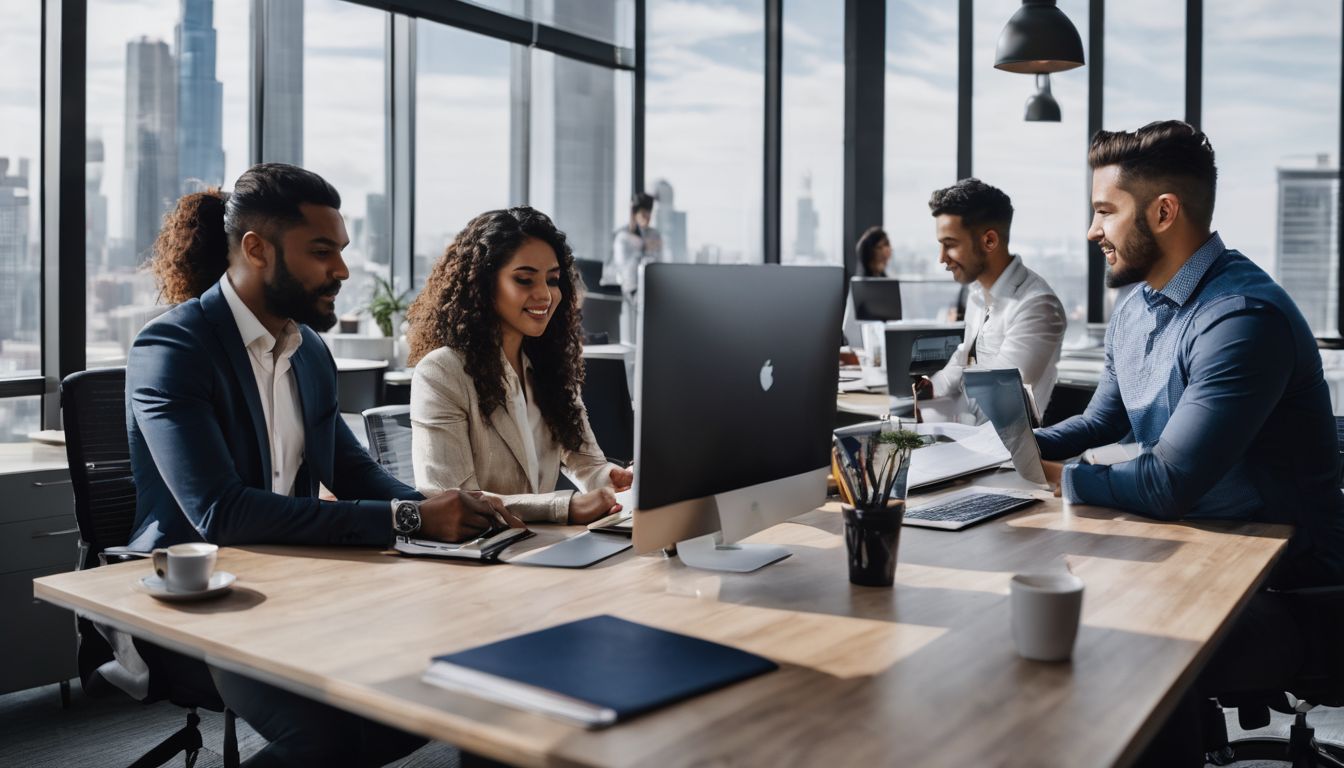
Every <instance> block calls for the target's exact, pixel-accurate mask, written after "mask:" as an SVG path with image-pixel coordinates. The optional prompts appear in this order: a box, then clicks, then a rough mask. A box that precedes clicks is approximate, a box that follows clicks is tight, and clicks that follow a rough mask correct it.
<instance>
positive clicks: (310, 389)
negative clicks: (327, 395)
mask: <svg viewBox="0 0 1344 768" xmlns="http://www.w3.org/2000/svg"><path fill="white" fill-rule="evenodd" d="M299 334H300V338H303V326H300V327H299ZM314 343H315V342H314V341H313V340H312V339H311V338H305V339H303V343H301V344H299V348H298V349H297V350H295V352H294V355H293V357H291V358H290V359H289V370H290V372H291V373H293V374H294V381H295V383H296V384H298V386H297V387H296V389H298V390H299V414H300V415H301V417H302V420H303V463H304V464H306V465H308V476H309V480H310V481H311V482H312V484H313V486H314V487H316V485H317V483H320V482H324V481H326V479H327V478H326V476H325V473H324V472H323V469H324V468H325V464H318V463H315V462H316V459H317V457H318V456H322V455H324V454H322V453H321V452H319V451H317V450H316V449H315V448H314V447H313V441H314V440H315V439H317V436H318V431H317V421H316V419H317V416H318V414H317V413H316V411H317V407H316V405H317V393H316V391H315V390H314V386H315V384H314V381H313V377H314V376H316V375H317V374H315V373H314V372H313V371H314V370H315V368H310V366H316V365H318V364H320V363H321V362H323V361H321V360H314V359H312V358H311V356H312V355H313V354H314V353H313V349H312V346H313V344H314ZM336 418H340V414H339V413H338V414H337V416H336ZM333 471H334V470H333ZM314 495H316V494H315V492H314Z"/></svg>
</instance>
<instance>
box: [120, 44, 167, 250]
mask: <svg viewBox="0 0 1344 768" xmlns="http://www.w3.org/2000/svg"><path fill="white" fill-rule="evenodd" d="M125 120H126V131H125V155H124V158H125V165H124V169H125V172H124V174H123V176H122V178H123V182H124V193H123V199H122V210H123V218H122V223H123V228H122V232H123V233H124V234H125V236H126V238H127V239H128V240H129V241H130V242H131V246H132V248H133V250H132V251H131V256H130V259H131V263H130V264H109V266H110V267H114V268H123V269H124V268H131V269H134V268H135V267H136V265H137V264H138V263H139V262H140V261H141V260H142V259H143V258H144V257H145V255H146V254H147V253H148V252H149V249H150V246H152V245H153V244H154V238H155V237H156V236H157V235H158V232H159V227H160V225H161V224H162V222H163V214H164V212H166V211H167V210H168V208H169V206H170V205H172V203H173V201H175V200H176V199H177V191H178V183H177V179H178V175H177V67H176V65H175V64H174V62H173V55H172V52H171V51H169V50H168V44H167V43H165V42H163V41H162V40H151V39H149V38H146V37H142V38H140V39H139V40H132V41H130V42H129V43H127V44H126V112H125Z"/></svg>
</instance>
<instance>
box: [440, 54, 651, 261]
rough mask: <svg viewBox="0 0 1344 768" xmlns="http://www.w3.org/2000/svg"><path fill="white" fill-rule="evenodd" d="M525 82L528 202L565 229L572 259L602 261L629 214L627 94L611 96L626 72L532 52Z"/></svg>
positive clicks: (624, 86) (626, 81)
mask: <svg viewBox="0 0 1344 768" xmlns="http://www.w3.org/2000/svg"><path fill="white" fill-rule="evenodd" d="M531 80H532V90H531V97H532V99H531V103H530V105H529V108H530V110H531V121H530V124H531V157H530V161H529V177H530V178H529V188H528V200H529V202H530V204H531V205H532V206H534V207H536V208H538V209H540V210H542V211H545V212H546V213H548V214H550V216H551V217H552V218H553V219H554V220H555V223H556V226H558V227H560V229H561V230H563V231H564V232H565V234H566V235H567V236H568V239H569V244H570V247H571V248H573V249H574V257H575V258H579V259H590V260H593V261H605V260H606V259H607V258H608V257H609V255H610V251H611V247H612V235H613V233H614V232H615V231H616V229H617V227H619V226H621V225H624V224H625V219H626V215H627V214H626V213H621V212H620V208H622V207H624V208H626V209H627V211H628V205H621V206H618V200H619V202H620V203H622V204H627V203H628V202H629V198H630V192H629V189H630V163H629V157H630V150H629V144H630V139H629V135H630V99H629V98H628V97H627V98H620V97H619V96H618V94H620V93H621V92H622V91H624V92H625V93H627V94H628V93H629V91H630V89H631V88H632V87H633V77H632V76H631V75H630V74H629V73H627V72H618V71H616V70H614V69H609V68H607V67H598V66H594V65H591V64H585V63H583V62H580V61H574V60H573V59H566V58H563V57H561V56H556V55H554V54H551V53H547V52H545V51H533V52H532V72H531ZM622 146H624V149H622ZM618 190H619V191H620V194H617V191H618ZM464 223H465V222H464Z"/></svg>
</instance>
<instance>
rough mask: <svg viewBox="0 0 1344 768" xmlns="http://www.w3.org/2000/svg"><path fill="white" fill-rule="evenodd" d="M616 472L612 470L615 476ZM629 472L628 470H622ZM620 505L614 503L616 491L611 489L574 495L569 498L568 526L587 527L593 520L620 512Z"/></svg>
mask: <svg viewBox="0 0 1344 768" xmlns="http://www.w3.org/2000/svg"><path fill="white" fill-rule="evenodd" d="M616 471H617V470H612V474H615V473H616ZM624 471H627V472H628V471H629V470H624ZM620 511H621V505H620V504H617V503H616V491H614V490H612V489H611V488H598V489H596V490H592V491H589V492H587V493H576V494H574V495H573V496H571V497H569V524H570V525H587V524H589V523H591V522H593V521H594V520H597V519H600V518H603V517H606V516H607V515H610V514H613V513H616V512H620Z"/></svg>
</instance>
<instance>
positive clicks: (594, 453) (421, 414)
mask: <svg viewBox="0 0 1344 768" xmlns="http://www.w3.org/2000/svg"><path fill="white" fill-rule="evenodd" d="M580 407H582V405H580ZM515 408H516V406H515V403H514V399H513V398H512V397H506V398H505V406H504V407H498V408H495V410H494V411H493V412H492V413H491V414H490V416H489V418H486V417H484V416H482V415H481V407H480V398H479V397H478V396H477V394H476V385H475V383H474V382H473V381H472V379H471V376H469V375H468V374H467V372H466V370H465V368H464V367H463V362H462V356H461V354H460V353H459V352H457V351H456V350H453V349H450V348H448V347H440V348H439V349H436V350H434V351H433V352H430V353H429V354H428V355H425V356H424V358H423V359H421V360H420V362H419V363H418V364H416V366H415V373H414V374H413V376H412V379H411V458H412V462H413V464H414V466H415V485H416V487H417V488H419V489H420V491H421V492H422V493H424V494H425V495H426V496H428V495H430V494H433V493H438V492H440V491H443V490H446V489H449V488H461V489H463V490H482V491H489V492H490V493H497V494H499V495H501V496H503V497H504V503H505V505H506V506H507V507H508V508H509V511H511V512H513V513H514V514H515V515H518V516H519V517H521V518H522V519H523V520H526V521H529V522H535V521H546V522H553V523H561V524H563V523H567V522H568V521H569V499H570V496H571V495H573V492H572V491H558V492H557V491H556V490H555V483H556V480H557V478H558V477H559V474H560V465H561V464H562V463H563V464H564V465H565V467H566V468H567V469H568V470H569V471H570V474H571V475H572V476H574V478H575V479H576V480H577V481H578V484H579V485H580V486H581V487H582V488H584V489H585V490H592V489H594V488H600V487H603V486H608V485H611V470H612V469H615V468H616V467H617V466H618V465H616V464H611V463H608V462H607V459H606V456H605V455H604V454H603V453H602V450H601V449H600V448H598V446H597V440H596V439H594V438H593V431H592V429H591V428H590V427H589V426H588V416H587V414H586V413H585V414H584V418H583V432H584V441H583V447H582V448H581V449H580V450H578V451H567V450H565V449H564V447H562V446H561V445H560V444H559V443H556V442H555V441H554V440H553V439H550V436H549V434H548V435H547V439H546V440H542V441H539V442H538V444H537V445H536V453H537V474H538V482H537V484H536V486H533V484H532V481H531V479H530V478H529V477H528V471H527V454H526V448H525V447H524V444H523V436H522V433H521V432H520V431H519V429H518V424H519V422H520V421H521V422H522V423H524V424H526V423H527V414H526V413H523V414H521V415H520V414H517V413H515V412H514V410H515ZM520 416H521V419H520Z"/></svg>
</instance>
